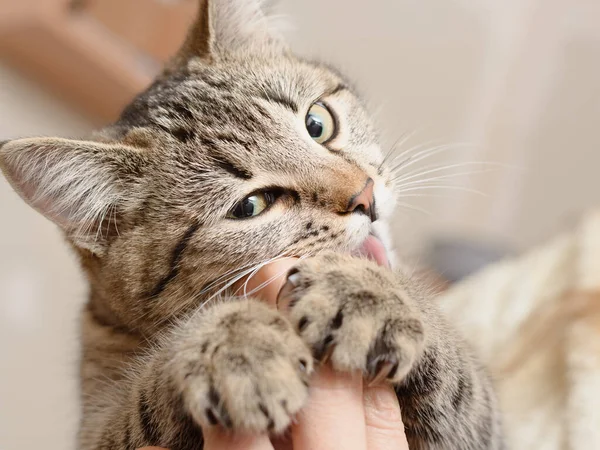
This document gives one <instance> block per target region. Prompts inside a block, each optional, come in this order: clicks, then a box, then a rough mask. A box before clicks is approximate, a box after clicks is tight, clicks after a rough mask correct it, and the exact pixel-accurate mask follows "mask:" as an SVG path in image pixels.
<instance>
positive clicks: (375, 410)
mask: <svg viewBox="0 0 600 450" xmlns="http://www.w3.org/2000/svg"><path fill="white" fill-rule="evenodd" d="M363 402H364V407H365V424H366V426H367V443H368V448H369V449H373V450H388V449H389V450H392V449H394V450H408V442H407V441H406V436H405V434H404V424H403V423H402V414H401V411H400V405H399V404H398V397H397V396H396V393H395V392H394V389H393V388H392V387H391V386H390V385H387V384H379V385H375V386H369V387H365V389H364V391H363Z"/></svg>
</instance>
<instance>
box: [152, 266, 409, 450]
mask: <svg viewBox="0 0 600 450" xmlns="http://www.w3.org/2000/svg"><path fill="white" fill-rule="evenodd" d="M295 261H296V260H295V259H293V258H285V259H281V260H278V261H276V262H273V263H271V264H269V265H268V266H265V267H263V268H262V269H261V270H260V271H259V272H258V273H256V274H255V275H254V276H252V277H251V278H250V279H248V280H247V282H245V283H244V285H239V286H238V288H237V293H238V294H242V293H243V292H244V291H245V292H253V296H256V297H258V298H260V299H262V300H264V301H265V302H267V303H269V304H270V305H272V306H273V307H274V308H278V309H279V310H280V311H281V312H282V313H283V314H286V309H287V304H285V301H281V302H277V297H278V294H279V292H280V290H281V287H282V286H283V284H284V283H285V279H286V274H287V272H288V270H289V269H290V268H291V267H293V266H294V264H295ZM263 285H264V286H263ZM258 288H260V289H258ZM255 290H256V292H254V291H255ZM203 433H204V438H205V445H204V448H205V450H291V449H293V450H313V449H319V450H329V449H331V450H333V449H340V448H343V449H345V450H408V443H407V441H406V438H405V436H404V426H403V424H402V418H401V415H400V408H399V406H398V400H397V398H396V395H395V393H394V391H393V389H392V388H391V386H388V385H376V386H367V385H366V384H365V383H364V381H363V378H362V376H361V374H347V373H336V372H334V371H333V370H332V369H331V368H330V367H329V366H322V367H319V368H318V369H317V371H316V373H315V375H314V376H313V379H312V380H311V384H310V395H309V400H308V403H307V405H306V406H305V407H304V408H303V410H302V412H301V413H300V414H299V415H298V417H297V421H296V423H294V424H293V425H292V427H291V432H290V433H289V434H288V435H287V436H286V437H282V438H269V436H267V435H258V436H240V435H235V436H234V435H232V434H230V433H227V432H226V431H225V430H222V429H221V428H219V427H218V426H216V427H211V428H207V429H204V430H203ZM141 450H164V449H159V448H157V447H146V448H144V449H141Z"/></svg>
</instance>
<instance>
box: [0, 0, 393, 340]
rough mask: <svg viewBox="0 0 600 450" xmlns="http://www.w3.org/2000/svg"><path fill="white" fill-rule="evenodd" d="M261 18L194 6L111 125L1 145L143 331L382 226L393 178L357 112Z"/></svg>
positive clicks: (106, 293)
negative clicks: (266, 266)
mask: <svg viewBox="0 0 600 450" xmlns="http://www.w3.org/2000/svg"><path fill="white" fill-rule="evenodd" d="M272 25H273V21H272V20H271V19H270V18H269V16H268V15H267V14H266V13H265V11H264V8H263V5H261V2H260V1H259V0H207V1H205V2H202V3H201V5H200V8H199V14H198V17H197V19H196V21H195V24H194V25H193V27H192V29H191V31H190V33H189V35H188V37H187V39H186V41H185V43H184V45H183V46H182V48H181V50H180V51H179V53H178V54H177V55H176V56H175V57H174V58H173V60H172V61H171V62H170V63H169V64H168V65H167V67H166V68H165V70H164V72H163V73H162V74H161V75H160V76H159V77H158V78H157V79H156V81H155V82H154V83H153V84H152V85H151V86H150V87H149V88H148V89H147V90H146V91H145V92H143V93H141V94H140V95H139V96H138V97H137V98H135V99H134V101H133V102H132V103H131V104H130V105H129V106H128V107H127V108H126V109H125V111H124V112H123V113H122V115H121V117H120V118H119V120H118V121H117V122H116V123H114V124H113V125H111V126H109V127H107V128H106V129H104V130H103V131H102V132H100V133H98V134H97V135H95V136H94V137H93V138H91V139H90V140H86V141H82V140H68V139H60V138H34V139H18V140H13V141H8V142H5V143H3V145H2V146H1V149H0V167H1V168H2V170H3V172H4V174H5V176H6V177H7V179H8V180H9V181H10V183H11V184H12V186H13V187H14V189H15V190H16V191H17V192H18V193H19V194H20V195H21V196H22V197H23V199H24V200H25V201H27V202H28V203H29V204H30V205H31V206H33V207H34V208H35V209H37V210H38V211H39V212H41V213H42V214H44V215H45V216H46V217H48V218H49V219H50V220H52V221H53V222H55V223H56V224H58V225H59V226H60V227H61V228H62V229H63V230H64V232H65V233H66V235H67V237H68V239H69V240H70V242H71V243H72V244H73V246H74V247H75V249H76V250H77V252H78V253H79V255H80V256H81V260H82V263H83V267H84V269H85V271H86V273H87V275H88V278H89V279H90V282H91V289H92V299H93V300H94V302H96V303H99V304H102V308H101V310H102V314H104V315H106V319H108V320H111V321H115V322H118V323H123V324H127V325H128V326H131V327H134V328H137V329H139V330H142V331H143V330H148V329H150V328H152V327H155V326H158V325H159V324H160V323H164V322H165V321H167V320H169V319H171V318H172V317H174V316H176V315H178V314H180V313H183V312H185V311H188V310H190V309H192V308H196V307H197V306H198V305H199V304H200V303H201V302H203V301H206V299H207V298H210V296H211V295H214V293H215V292H219V291H220V290H222V289H224V288H227V287H228V286H229V284H230V282H232V281H233V280H234V279H235V277H236V276H241V275H243V274H244V273H247V272H248V271H250V270H252V268H253V267H255V266H256V265H257V264H260V263H263V262H265V261H269V260H271V259H273V258H276V257H278V256H280V255H290V256H302V255H310V254H314V253H316V252H319V251H322V250H326V249H330V250H335V251H353V250H356V249H357V248H359V247H360V246H361V244H362V243H363V242H364V241H365V239H366V238H367V237H368V236H369V235H370V234H373V233H379V234H380V235H381V234H382V233H384V230H385V228H386V227H385V225H386V221H387V220H388V219H389V218H390V215H391V213H392V209H393V205H394V198H393V195H392V192H393V189H392V186H391V183H392V180H391V178H390V176H389V172H388V170H387V169H386V168H385V167H384V166H383V164H382V163H383V156H382V152H381V149H380V147H379V144H378V141H377V136H376V133H375V131H374V127H373V125H372V123H371V121H370V119H369V116H368V114H367V113H366V111H365V109H364V107H363V105H362V103H361V101H360V100H359V98H358V97H357V95H356V94H355V93H354V91H353V89H352V88H351V86H350V85H349V84H348V82H347V81H346V80H344V78H343V77H342V76H341V75H340V74H339V73H337V72H336V71H334V70H332V69H331V68H329V67H327V66H324V65H322V64H318V63H313V62H310V61H306V60H304V59H301V58H298V57H296V56H294V54H293V53H292V52H291V51H290V50H289V48H288V47H287V45H286V44H285V43H284V42H283V40H282V38H281V37H280V36H279V35H278V33H277V32H275V31H274V29H273V27H272ZM380 237H382V238H383V236H380Z"/></svg>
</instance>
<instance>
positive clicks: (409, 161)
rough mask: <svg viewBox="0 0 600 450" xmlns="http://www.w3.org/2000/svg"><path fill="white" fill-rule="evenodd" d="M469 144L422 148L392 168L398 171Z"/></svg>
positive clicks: (393, 170)
mask: <svg viewBox="0 0 600 450" xmlns="http://www.w3.org/2000/svg"><path fill="white" fill-rule="evenodd" d="M468 146H469V144H468V143H456V144H444V145H438V146H435V147H432V148H428V149H425V150H421V151H419V152H417V153H416V154H415V155H412V156H410V157H408V158H406V159H404V160H403V161H401V162H400V163H399V164H396V165H395V166H394V167H392V169H391V170H392V172H396V171H398V170H399V169H406V168H408V167H410V166H413V165H415V164H416V163H418V162H419V161H422V160H424V159H426V158H430V157H432V156H434V155H436V154H438V153H443V152H446V151H448V150H454V149H457V148H464V147H468Z"/></svg>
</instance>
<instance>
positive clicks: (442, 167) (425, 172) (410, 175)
mask: <svg viewBox="0 0 600 450" xmlns="http://www.w3.org/2000/svg"><path fill="white" fill-rule="evenodd" d="M469 166H480V167H481V168H480V169H475V170H473V171H472V172H468V173H467V175H470V174H476V173H484V172H489V171H492V170H494V169H495V168H496V166H495V164H494V163H486V162H481V161H469V162H463V163H456V164H447V165H437V166H429V167H423V168H421V169H420V171H419V170H414V171H412V172H409V173H407V174H405V175H402V176H399V177H398V178H394V182H404V181H408V180H412V179H414V178H419V177H422V176H424V175H429V174H432V173H438V172H443V171H446V170H448V171H449V170H451V169H458V168H463V167H469ZM486 166H488V167H486ZM461 173H464V172H461ZM448 175H454V174H453V173H450V174H448Z"/></svg>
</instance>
